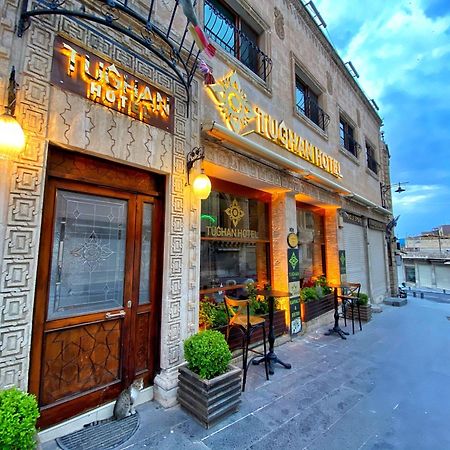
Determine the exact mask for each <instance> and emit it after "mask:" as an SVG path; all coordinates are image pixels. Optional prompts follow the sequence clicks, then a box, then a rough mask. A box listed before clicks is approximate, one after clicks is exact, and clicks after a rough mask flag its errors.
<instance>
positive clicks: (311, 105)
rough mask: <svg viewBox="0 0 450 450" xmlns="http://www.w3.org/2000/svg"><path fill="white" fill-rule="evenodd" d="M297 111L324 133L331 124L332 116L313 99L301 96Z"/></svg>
mask: <svg viewBox="0 0 450 450" xmlns="http://www.w3.org/2000/svg"><path fill="white" fill-rule="evenodd" d="M296 106H297V111H298V112H299V113H300V114H303V115H304V116H306V117H308V119H310V120H312V121H313V122H314V123H315V124H316V125H318V126H319V127H320V128H322V130H323V131H325V130H326V129H327V126H328V124H329V123H330V116H329V115H328V114H327V113H326V112H325V111H324V110H323V109H322V108H321V107H320V106H319V104H318V103H317V102H316V101H315V100H314V98H312V97H308V96H306V97H305V96H301V97H300V101H299V102H298V103H297V105H296Z"/></svg>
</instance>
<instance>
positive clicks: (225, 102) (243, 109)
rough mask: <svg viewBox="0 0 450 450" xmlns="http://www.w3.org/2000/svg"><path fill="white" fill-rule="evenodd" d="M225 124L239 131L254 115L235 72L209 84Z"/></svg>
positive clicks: (236, 131)
mask: <svg viewBox="0 0 450 450" xmlns="http://www.w3.org/2000/svg"><path fill="white" fill-rule="evenodd" d="M209 87H210V89H211V91H212V93H213V95H214V97H215V100H216V102H217V105H218V106H219V109H220V112H221V113H222V116H223V118H224V120H225V122H226V123H227V125H228V126H229V127H230V128H231V129H232V130H233V131H234V132H235V133H240V132H241V131H242V130H243V129H244V128H245V127H246V126H247V125H248V124H249V122H250V120H251V119H253V118H255V117H256V114H255V112H254V111H253V108H252V107H251V105H250V103H249V102H248V101H247V96H246V95H245V93H244V91H243V90H242V88H241V86H240V83H239V79H238V76H237V75H236V72H232V73H231V74H230V75H228V76H227V77H225V78H222V80H220V81H218V82H217V83H216V84H212V85H210V86H209Z"/></svg>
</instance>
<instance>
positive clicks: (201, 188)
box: [186, 147, 211, 200]
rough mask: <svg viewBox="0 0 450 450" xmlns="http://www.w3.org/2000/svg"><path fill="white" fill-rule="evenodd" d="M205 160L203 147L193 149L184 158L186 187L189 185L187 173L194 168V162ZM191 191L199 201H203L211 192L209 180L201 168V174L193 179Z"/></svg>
mask: <svg viewBox="0 0 450 450" xmlns="http://www.w3.org/2000/svg"><path fill="white" fill-rule="evenodd" d="M204 159H205V149H204V148H203V147H194V148H193V149H192V150H191V151H190V152H189V153H188V155H187V157H186V169H187V185H189V173H190V171H191V169H192V168H193V167H194V163H195V162H196V161H201V162H202V163H203V160H204ZM192 191H193V192H194V195H195V196H196V197H197V198H199V199H200V200H205V199H207V198H208V197H209V194H210V192H211V180H210V179H209V177H208V175H206V174H205V173H204V172H203V167H201V173H200V174H199V175H197V176H196V177H195V178H194V181H193V182H192Z"/></svg>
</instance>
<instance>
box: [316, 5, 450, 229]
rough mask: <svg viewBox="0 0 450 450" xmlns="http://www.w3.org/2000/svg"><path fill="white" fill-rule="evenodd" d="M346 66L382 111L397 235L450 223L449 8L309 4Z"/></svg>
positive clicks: (446, 6)
mask: <svg viewBox="0 0 450 450" xmlns="http://www.w3.org/2000/svg"><path fill="white" fill-rule="evenodd" d="M314 2H315V4H316V6H317V8H318V9H319V11H320V13H321V15H322V16H323V17H324V19H325V21H326V22H327V24H328V28H327V29H326V30H325V33H326V34H328V35H329V36H331V41H332V42H333V43H334V45H335V46H336V48H337V50H338V52H339V54H340V55H341V57H342V59H343V60H344V61H348V60H351V61H352V63H353V64H354V66H355V67H356V69H357V71H358V72H359V74H360V78H359V79H358V80H357V81H358V83H359V84H360V85H361V86H362V87H363V89H364V91H365V92H366V95H367V97H368V98H369V99H370V98H374V99H375V101H376V102H377V104H378V105H379V106H380V111H379V113H380V115H381V117H382V118H383V122H384V123H385V126H384V131H385V136H386V141H387V143H388V145H389V150H390V154H391V160H390V162H391V182H392V183H395V182H406V181H409V182H410V184H408V185H406V187H407V192H405V193H403V194H401V195H399V194H395V193H393V197H394V212H395V215H397V214H400V215H401V220H400V222H399V226H398V227H397V230H398V233H399V236H402V235H406V234H420V232H421V231H424V230H429V229H431V228H433V227H436V226H438V225H441V224H445V223H450V155H449V146H450V126H449V123H450V89H449V88H448V77H449V75H448V74H449V73H450V2H449V1H448V0H396V1H395V2H392V1H385V0H373V1H371V2H366V1H364V2H357V1H354V0H339V1H336V0H314Z"/></svg>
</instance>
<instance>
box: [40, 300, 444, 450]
mask: <svg viewBox="0 0 450 450" xmlns="http://www.w3.org/2000/svg"><path fill="white" fill-rule="evenodd" d="M449 317H450V304H447V303H440V302H439V303H438V302H435V301H429V300H427V299H426V298H424V299H422V298H413V297H411V296H408V304H407V305H406V306H403V307H391V306H384V307H383V312H381V313H379V314H373V318H372V321H371V322H369V323H368V324H364V323H363V330H362V331H361V332H360V331H359V330H358V332H357V333H356V334H355V335H350V336H348V339H347V340H342V339H341V338H340V337H338V336H336V335H334V336H324V335H323V332H324V331H326V328H321V329H319V330H317V331H316V332H314V333H312V334H309V335H306V336H301V337H297V338H295V339H293V340H292V341H290V342H287V343H286V344H284V345H282V346H279V347H277V348H276V353H277V355H278V356H279V357H280V359H282V360H284V361H286V362H290V363H291V364H292V369H290V370H286V369H284V368H282V367H278V366H277V368H276V370H275V374H274V375H272V376H271V378H270V380H269V381H266V380H265V377H264V367H263V366H261V367H260V366H250V368H249V371H248V380H247V386H246V392H245V393H243V395H242V405H241V408H240V410H239V412H237V413H235V414H233V415H232V416H230V417H229V418H228V419H226V420H225V421H223V422H221V423H220V424H218V425H217V426H215V427H214V428H211V429H209V430H206V429H204V428H203V427H201V426H200V425H198V424H197V423H196V422H195V421H194V420H193V419H192V418H191V417H190V416H188V415H187V414H186V413H185V412H184V411H183V410H181V409H180V408H179V407H178V406H177V407H173V408H170V409H164V408H162V407H159V406H158V405H157V404H156V403H155V402H151V403H147V404H145V405H141V406H140V407H138V408H137V409H138V411H139V414H140V419H141V423H140V426H139V429H138V431H137V432H136V433H135V435H134V436H133V437H132V438H131V439H130V441H128V442H126V443H125V444H123V445H122V446H121V447H120V448H121V449H130V450H140V449H158V450H163V449H170V450H172V449H173V450H178V449H203V450H206V449H212V450H219V449H226V450H229V449H258V450H264V449H271V450H274V449H278V448H279V449H296V450H297V449H309V450H334V449H335V450H343V449H345V450H353V449H355V450H356V449H364V450H391V449H405V450H406V449H408V450H416V449H417V450H422V449H423V450H434V449H450V426H449V417H450V345H449V344H450V319H449ZM330 325H331V324H330ZM347 330H348V331H351V328H350V327H347ZM57 448H58V447H57V446H56V444H55V443H54V442H49V443H46V444H44V445H43V449H44V450H54V449H57Z"/></svg>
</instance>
